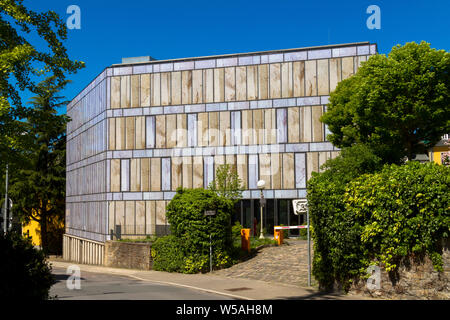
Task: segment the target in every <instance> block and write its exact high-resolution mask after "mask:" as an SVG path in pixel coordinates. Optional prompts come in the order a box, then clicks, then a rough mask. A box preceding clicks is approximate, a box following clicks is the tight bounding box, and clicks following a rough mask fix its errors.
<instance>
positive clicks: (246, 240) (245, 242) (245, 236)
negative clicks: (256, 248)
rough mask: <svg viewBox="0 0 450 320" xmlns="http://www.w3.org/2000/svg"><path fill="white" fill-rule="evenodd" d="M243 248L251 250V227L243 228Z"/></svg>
mask: <svg viewBox="0 0 450 320" xmlns="http://www.w3.org/2000/svg"><path fill="white" fill-rule="evenodd" d="M241 246H242V250H247V251H248V252H250V229H241Z"/></svg>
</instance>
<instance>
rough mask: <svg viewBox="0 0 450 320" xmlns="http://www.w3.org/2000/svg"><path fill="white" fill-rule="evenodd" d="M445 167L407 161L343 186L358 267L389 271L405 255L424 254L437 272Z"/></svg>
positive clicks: (449, 183)
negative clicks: (358, 250) (358, 248)
mask: <svg viewBox="0 0 450 320" xmlns="http://www.w3.org/2000/svg"><path fill="white" fill-rule="evenodd" d="M449 190H450V168H448V167H445V166H441V165H437V164H435V163H427V164H420V163H418V162H408V163H407V164H406V165H402V166H396V165H391V166H386V167H385V168H384V169H383V170H382V171H381V172H379V173H377V174H372V175H364V176H362V177H360V178H358V179H356V180H354V181H352V182H351V183H350V184H349V185H348V186H347V189H346V193H345V195H344V202H345V208H346V214H347V215H349V216H351V217H353V219H354V220H355V222H356V224H359V225H360V227H359V228H358V231H359V232H361V234H360V238H361V245H362V247H363V250H364V253H365V255H364V259H363V260H362V264H363V265H362V268H363V269H364V270H365V269H366V268H367V267H368V266H369V265H370V264H372V262H373V261H378V262H380V263H382V264H383V265H384V266H385V268H386V271H393V270H395V269H396V268H397V266H398V263H399V262H400V261H401V260H402V258H405V257H407V256H410V255H415V256H420V255H425V254H427V255H428V256H429V257H430V258H431V260H432V261H433V265H434V267H435V269H436V270H438V271H442V256H441V249H442V248H441V247H440V245H441V240H442V239H444V238H448V235H449V231H450V229H449V228H450V193H449Z"/></svg>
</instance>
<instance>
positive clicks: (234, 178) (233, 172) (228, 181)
mask: <svg viewBox="0 0 450 320" xmlns="http://www.w3.org/2000/svg"><path fill="white" fill-rule="evenodd" d="M208 188H209V189H210V190H212V191H214V192H216V193H217V194H218V195H219V196H220V197H224V198H226V199H230V200H231V201H233V202H236V201H238V200H239V199H240V198H241V197H242V191H243V187H242V180H241V179H240V178H239V175H238V173H237V169H236V166H232V165H230V164H222V165H219V166H218V167H217V169H216V177H215V179H214V180H213V181H211V183H210V184H209V186H208Z"/></svg>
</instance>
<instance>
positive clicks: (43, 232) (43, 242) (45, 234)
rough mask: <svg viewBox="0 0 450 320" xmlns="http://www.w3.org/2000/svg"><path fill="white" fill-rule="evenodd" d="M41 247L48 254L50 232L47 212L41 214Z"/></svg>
mask: <svg viewBox="0 0 450 320" xmlns="http://www.w3.org/2000/svg"><path fill="white" fill-rule="evenodd" d="M41 247H42V250H43V251H44V252H45V253H46V254H47V251H48V232H47V214H46V213H43V214H42V215H41Z"/></svg>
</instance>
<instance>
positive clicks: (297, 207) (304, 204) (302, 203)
mask: <svg viewBox="0 0 450 320" xmlns="http://www.w3.org/2000/svg"><path fill="white" fill-rule="evenodd" d="M292 203H293V205H294V214H296V215H299V214H305V213H306V212H307V211H308V200H306V199H297V200H292Z"/></svg>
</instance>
